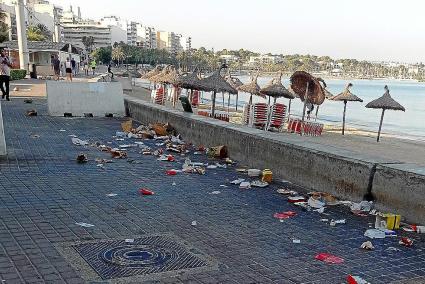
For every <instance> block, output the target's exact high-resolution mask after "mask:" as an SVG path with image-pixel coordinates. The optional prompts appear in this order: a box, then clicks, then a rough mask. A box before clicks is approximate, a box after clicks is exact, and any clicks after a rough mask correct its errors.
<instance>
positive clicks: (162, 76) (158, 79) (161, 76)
mask: <svg viewBox="0 0 425 284" xmlns="http://www.w3.org/2000/svg"><path fill="white" fill-rule="evenodd" d="M170 71H171V67H170V66H167V67H165V68H164V69H163V70H162V71H161V72H160V73H158V74H157V75H155V76H152V77H150V78H149V81H151V82H153V83H158V84H164V83H167V82H166V78H167V76H168V74H169V73H170Z"/></svg>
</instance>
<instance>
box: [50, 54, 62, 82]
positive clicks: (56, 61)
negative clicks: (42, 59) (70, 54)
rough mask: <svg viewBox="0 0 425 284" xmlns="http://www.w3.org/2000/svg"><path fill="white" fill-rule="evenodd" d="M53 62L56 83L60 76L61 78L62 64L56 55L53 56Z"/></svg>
mask: <svg viewBox="0 0 425 284" xmlns="http://www.w3.org/2000/svg"><path fill="white" fill-rule="evenodd" d="M51 61H52V69H53V72H54V79H55V80H56V81H59V76H60V73H61V62H60V60H59V59H58V57H57V56H55V55H52V60H51Z"/></svg>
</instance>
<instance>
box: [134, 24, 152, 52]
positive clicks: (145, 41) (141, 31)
mask: <svg viewBox="0 0 425 284" xmlns="http://www.w3.org/2000/svg"><path fill="white" fill-rule="evenodd" d="M136 35H137V36H136V45H137V46H140V47H143V48H147V49H156V48H157V38H156V30H155V28H154V27H148V26H143V25H142V24H140V23H138V24H137V33H136Z"/></svg>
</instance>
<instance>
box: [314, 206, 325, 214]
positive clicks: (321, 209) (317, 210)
mask: <svg viewBox="0 0 425 284" xmlns="http://www.w3.org/2000/svg"><path fill="white" fill-rule="evenodd" d="M325 208H326V207H322V208H319V209H314V210H313V211H315V212H318V213H320V214H323V213H324V212H325Z"/></svg>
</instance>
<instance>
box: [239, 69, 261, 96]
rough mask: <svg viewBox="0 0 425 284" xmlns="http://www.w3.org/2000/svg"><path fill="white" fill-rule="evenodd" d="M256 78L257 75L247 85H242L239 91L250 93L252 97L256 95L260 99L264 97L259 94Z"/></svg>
mask: <svg viewBox="0 0 425 284" xmlns="http://www.w3.org/2000/svg"><path fill="white" fill-rule="evenodd" d="M257 78H258V74H257V75H255V76H254V77H252V79H251V82H249V83H247V84H243V85H242V86H240V87H239V88H238V90H239V91H242V92H246V93H250V94H252V95H257V96H260V97H263V98H264V97H265V96H264V95H263V94H261V93H260V86H258V84H257Z"/></svg>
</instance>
